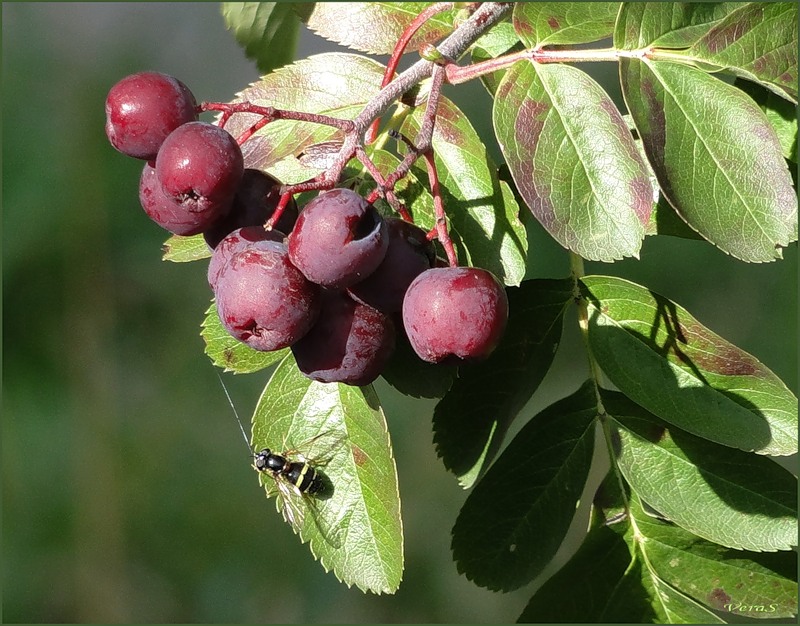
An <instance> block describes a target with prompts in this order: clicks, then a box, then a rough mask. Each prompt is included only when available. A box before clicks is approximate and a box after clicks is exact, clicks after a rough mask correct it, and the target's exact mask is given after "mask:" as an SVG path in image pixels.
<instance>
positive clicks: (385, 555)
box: [252, 358, 403, 593]
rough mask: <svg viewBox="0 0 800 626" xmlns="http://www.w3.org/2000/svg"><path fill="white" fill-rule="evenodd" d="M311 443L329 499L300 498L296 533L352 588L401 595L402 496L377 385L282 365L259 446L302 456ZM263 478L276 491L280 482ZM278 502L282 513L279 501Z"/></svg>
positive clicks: (260, 419)
mask: <svg viewBox="0 0 800 626" xmlns="http://www.w3.org/2000/svg"><path fill="white" fill-rule="evenodd" d="M303 442H312V443H309V444H308V447H309V448H312V449H311V450H307V452H306V453H304V455H305V457H306V459H307V460H308V462H309V463H312V464H315V465H317V463H318V465H317V467H319V471H320V472H321V473H322V475H323V476H324V480H325V483H326V486H327V487H328V490H329V491H328V492H327V493H326V494H325V497H324V498H317V497H316V496H308V495H305V496H303V495H299V494H293V496H294V497H296V498H300V502H299V503H298V506H300V507H302V509H303V510H304V511H305V514H304V516H303V519H302V523H300V522H298V523H297V524H296V525H294V526H293V530H294V531H295V532H297V533H298V534H299V535H300V537H301V539H302V541H303V542H304V543H305V542H308V543H309V546H310V548H311V552H312V554H313V555H314V556H315V557H316V558H317V559H318V560H319V561H320V563H321V564H322V566H323V567H324V568H325V570H326V571H329V570H333V572H334V574H335V575H336V577H337V578H338V579H339V580H341V581H342V582H344V583H346V584H347V585H348V586H350V585H356V586H357V587H358V588H359V589H362V590H364V591H372V592H375V593H393V592H394V591H396V590H397V588H398V586H399V584H400V579H401V577H402V572H403V535H402V522H401V518H400V495H399V491H398V485H397V471H396V469H395V465H394V459H393V457H392V448H391V443H390V441H389V433H388V431H387V429H386V420H385V417H384V415H383V410H382V409H381V406H380V403H379V401H378V398H377V396H376V395H375V392H374V390H373V389H372V387H362V388H359V387H351V386H348V385H344V384H339V383H329V384H324V383H318V382H314V381H311V380H309V379H308V378H306V377H305V376H303V375H302V374H301V373H300V371H299V370H298V369H297V366H296V365H295V363H294V359H292V358H287V359H285V360H284V361H282V362H281V364H280V365H279V366H278V368H277V369H276V370H275V373H274V374H273V375H272V378H271V379H270V381H269V383H268V384H267V386H266V388H265V389H264V393H263V394H262V396H261V399H260V400H259V402H258V406H257V407H256V410H255V413H254V414H253V440H252V444H253V449H254V450H255V451H258V450H261V449H262V448H270V449H271V450H278V451H283V450H288V449H291V448H294V449H301V450H300V451H301V452H302V448H303ZM317 442H321V443H317ZM259 477H260V479H261V481H262V483H263V484H264V486H265V488H266V489H267V493H268V494H274V493H275V481H274V479H273V478H272V477H271V476H270V475H269V474H265V475H260V476H259ZM331 492H332V493H331ZM276 504H277V505H278V508H279V509H280V508H281V501H280V499H279V498H277V499H276Z"/></svg>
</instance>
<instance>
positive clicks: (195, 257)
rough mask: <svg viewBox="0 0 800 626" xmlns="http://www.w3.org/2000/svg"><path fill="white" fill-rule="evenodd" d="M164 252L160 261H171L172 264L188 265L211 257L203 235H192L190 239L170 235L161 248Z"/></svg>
mask: <svg viewBox="0 0 800 626" xmlns="http://www.w3.org/2000/svg"><path fill="white" fill-rule="evenodd" d="M162 250H163V252H164V254H163V256H162V257H161V259H162V260H163V261H172V262H173V263H188V262H190V261H199V260H200V259H207V258H209V257H210V256H211V249H210V248H209V247H208V244H207V243H206V240H205V239H203V235H193V236H191V237H181V236H180V235H172V236H171V237H170V238H169V239H167V240H166V241H165V242H164V245H163V246H162Z"/></svg>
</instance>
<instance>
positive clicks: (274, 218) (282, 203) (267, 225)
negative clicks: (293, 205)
mask: <svg viewBox="0 0 800 626" xmlns="http://www.w3.org/2000/svg"><path fill="white" fill-rule="evenodd" d="M293 195H294V194H291V193H284V194H281V199H280V200H278V204H277V206H276V207H275V210H274V211H273V212H272V215H271V216H270V218H269V219H268V220H267V221H266V222H264V230H272V228H273V227H274V226H275V224H277V223H278V220H279V219H281V215H283V211H284V209H285V208H286V206H287V205H288V204H289V201H290V200H291V199H292V196H293Z"/></svg>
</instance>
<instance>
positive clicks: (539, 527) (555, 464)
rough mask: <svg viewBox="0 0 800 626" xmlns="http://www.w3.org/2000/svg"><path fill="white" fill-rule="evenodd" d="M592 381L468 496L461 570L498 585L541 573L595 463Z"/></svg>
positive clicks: (458, 548) (458, 555)
mask: <svg viewBox="0 0 800 626" xmlns="http://www.w3.org/2000/svg"><path fill="white" fill-rule="evenodd" d="M596 416H597V398H596V396H595V390H594V386H593V384H592V383H591V382H587V383H586V384H584V385H583V386H582V387H581V388H580V389H579V390H578V391H577V392H575V393H574V394H573V395H571V396H570V397H568V398H565V399H563V400H560V401H559V402H556V403H555V404H553V405H552V406H550V407H548V408H547V409H545V410H544V411H542V412H541V413H539V414H538V415H537V416H535V417H534V418H533V419H531V421H530V422H529V423H528V424H526V425H525V426H524V427H523V428H522V430H521V431H520V432H519V433H518V434H517V436H516V437H515V438H514V440H513V441H512V442H511V443H510V444H509V445H508V447H507V448H506V449H505V450H504V451H503V454H502V455H501V456H500V457H499V458H498V459H497V461H496V462H495V463H494V465H493V466H492V467H491V469H490V470H489V471H488V472H487V473H486V475H485V476H484V477H483V478H482V479H481V481H480V482H479V483H478V484H477V486H476V487H475V489H474V490H473V491H472V493H471V494H470V495H469V497H468V498H467V501H466V502H465V503H464V506H463V507H462V509H461V512H460V513H459V515H458V519H457V520H456V523H455V526H454V527H453V544H452V548H453V558H454V559H455V561H456V567H457V568H458V571H459V573H462V574H465V575H466V576H467V578H469V579H470V580H472V581H473V582H474V583H475V584H476V585H479V586H482V587H488V588H489V589H492V590H503V591H509V590H512V589H516V588H518V587H520V586H522V585H524V584H526V583H528V582H530V581H531V580H532V579H533V578H534V577H536V576H537V575H538V574H539V572H541V570H542V568H543V567H544V566H545V565H547V564H548V563H549V562H550V560H551V559H552V558H553V556H554V555H555V553H556V551H557V550H558V548H559V546H560V545H561V543H562V541H563V539H564V537H565V535H566V533H567V530H568V529H569V526H570V522H571V521H572V518H573V517H574V515H575V508H576V506H577V504H578V501H579V499H580V497H581V494H582V493H583V489H584V485H585V483H586V478H587V476H588V474H589V467H590V465H591V462H592V453H593V450H594V438H595V437H594V436H595V417H596Z"/></svg>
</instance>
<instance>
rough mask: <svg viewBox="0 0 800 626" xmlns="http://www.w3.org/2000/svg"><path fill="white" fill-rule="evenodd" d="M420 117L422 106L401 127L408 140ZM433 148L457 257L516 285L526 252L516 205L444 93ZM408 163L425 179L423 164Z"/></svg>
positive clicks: (522, 272)
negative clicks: (412, 164)
mask: <svg viewBox="0 0 800 626" xmlns="http://www.w3.org/2000/svg"><path fill="white" fill-rule="evenodd" d="M423 119H424V107H420V108H417V109H415V110H414V111H413V112H412V114H411V115H410V116H409V117H408V119H407V120H406V121H405V122H404V123H403V126H402V128H401V131H402V132H403V133H404V134H405V135H406V136H408V137H409V138H411V139H412V141H413V140H414V138H416V136H417V134H418V132H419V128H420V126H421V124H422V120H423ZM433 150H434V156H435V161H436V167H437V171H438V174H439V183H440V187H441V190H442V199H443V201H444V207H445V211H447V216H448V219H449V223H450V237H451V239H452V240H453V243H454V245H455V247H456V250H457V252H458V258H459V262H460V263H461V264H462V265H471V266H474V267H482V268H484V269H487V270H489V271H490V272H492V273H493V274H494V275H495V276H497V277H498V278H499V279H500V280H501V281H502V282H503V283H505V284H506V285H519V283H520V282H521V281H522V278H523V277H524V276H525V260H526V255H527V236H526V233H525V228H524V227H523V225H522V222H520V220H519V217H518V215H519V206H518V205H517V201H516V199H515V198H514V194H513V193H511V189H510V188H509V187H508V185H507V184H506V183H504V182H502V181H500V180H499V178H498V176H497V166H496V165H495V164H494V163H493V162H492V161H491V158H490V157H489V155H488V154H487V152H486V147H485V145H484V143H483V141H482V140H481V138H480V137H479V136H478V133H476V132H475V129H474V128H473V127H472V124H470V122H469V119H468V118H467V117H466V116H465V115H464V114H463V113H462V112H461V111H460V110H459V109H458V107H456V105H455V104H453V103H452V102H450V101H449V100H447V99H446V98H444V97H442V98H441V100H440V101H439V106H438V108H437V117H436V126H435V127H434V131H433ZM412 169H413V171H414V172H415V175H416V177H417V179H419V180H427V174H426V170H425V169H424V164H417V165H415V166H414V168H412Z"/></svg>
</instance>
